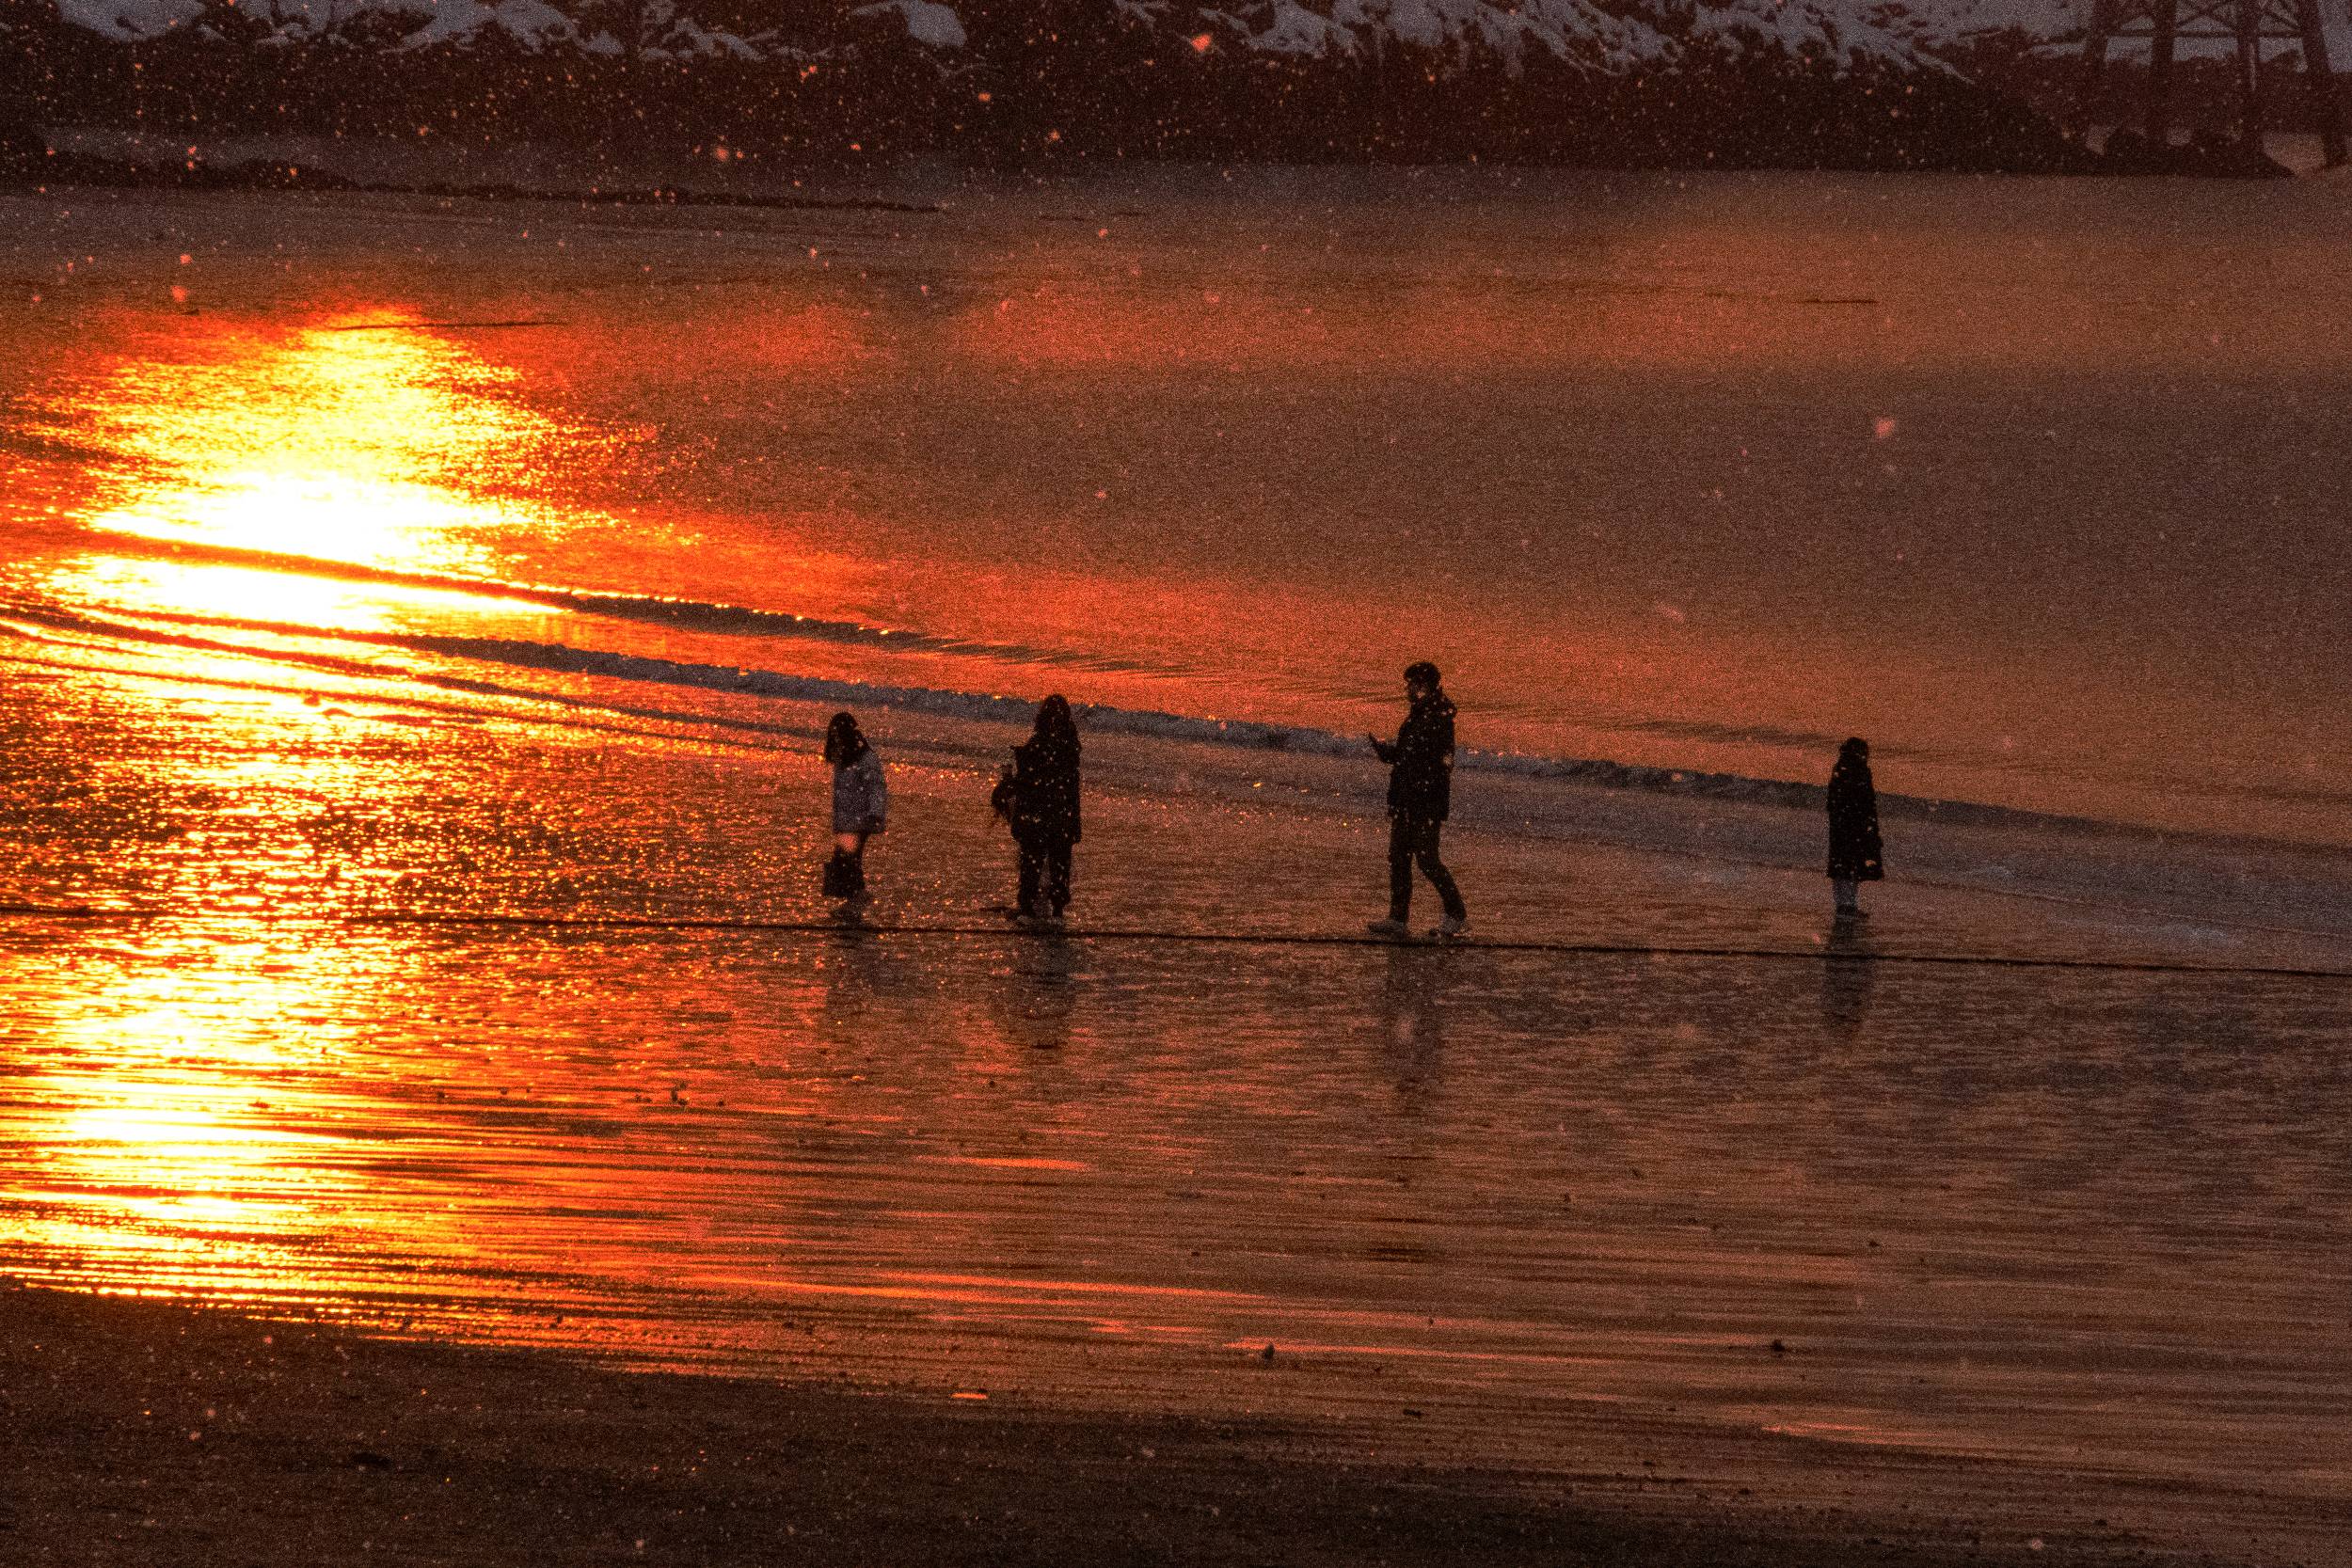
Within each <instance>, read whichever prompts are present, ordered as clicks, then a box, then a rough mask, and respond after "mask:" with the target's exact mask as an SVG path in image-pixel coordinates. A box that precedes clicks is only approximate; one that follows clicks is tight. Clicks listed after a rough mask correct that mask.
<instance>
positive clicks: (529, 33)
mask: <svg viewBox="0 0 2352 1568" xmlns="http://www.w3.org/2000/svg"><path fill="white" fill-rule="evenodd" d="M1100 3H1101V4H1102V5H1103V7H1104V10H1105V11H1107V12H1109V13H1111V15H1112V16H1114V17H1116V18H1118V19H1120V20H1123V21H1125V22H1127V23H1129V24H1140V25H1142V26H1144V27H1146V28H1148V29H1150V30H1152V31H1153V32H1158V33H1162V34H1165V35H1166V36H1167V37H1168V38H1169V39H1170V40H1171V41H1177V42H1181V41H1189V42H1191V43H1192V45H1193V47H1194V48H1196V49H1198V50H1200V51H1201V52H1204V53H1205V52H1207V51H1208V50H1209V49H1211V48H1220V49H1239V50H1241V51H1244V52H1246V53H1248V54H1252V55H1264V56H1272V57H1279V58H1286V59H1291V60H1295V61H1313V60H1325V59H1351V60H1360V59H1363V58H1366V57H1368V56H1375V55H1378V54H1379V53H1380V52H1382V51H1384V50H1386V49H1389V48H1391V47H1392V46H1399V45H1402V46H1410V47H1413V48H1417V49H1421V50H1426V51H1433V52H1437V53H1438V54H1441V55H1455V56H1457V57H1466V56H1471V55H1475V56H1480V57H1484V58H1487V59H1495V60H1500V61H1502V63H1503V64H1504V66H1505V67H1506V69H1510V70H1512V71H1516V70H1517V69H1518V66H1519V65H1520V63H1521V62H1523V61H1524V60H1525V59H1526V58H1528V57H1529V56H1530V55H1532V54H1535V53H1540V54H1543V55H1549V56H1550V57H1552V58H1553V59H1556V60H1559V61H1561V62H1564V63H1565V64H1568V65H1570V66H1573V67H1576V68H1579V69H1581V70H1584V71H1590V72H1593V73H1596V74H1605V75H1625V74H1630V73H1634V72H1638V71H1642V70H1644V69H1645V68H1651V67H1655V66H1658V65H1661V64H1668V63H1672V62H1673V61H1675V60H1677V59H1678V58H1681V57H1683V56H1684V55H1688V54H1690V53H1692V52H1693V51H1699V52H1707V53H1717V52H1720V53H1724V54H1728V55H1733V56H1735V57H1738V56H1744V55H1755V54H1762V53H1773V52H1779V53H1785V54H1786V55H1789V56H1791V57H1795V58H1799V59H1806V60H1816V61H1825V62H1831V63H1836V64H1848V65H1860V64H1872V65H1885V66H1893V67H1896V68H1898V69H1911V70H1917V69H1938V68H1937V67H1936V66H1935V64H1934V61H1933V60H1932V57H1931V56H1929V55H1925V54H1923V53H1922V49H1921V44H1922V42H1923V41H1931V40H1937V39H1940V38H1943V37H1947V36H1955V35H1956V34H1957V33H1959V32H1964V31H1969V30H1976V29H1977V28H1979V27H1980V26H1982V25H1989V24H1975V23H1963V21H1962V20H1961V19H1962V17H1963V13H1967V14H1968V15H1970V16H1973V15H1974V13H1975V12H1976V11H1977V10H1979V9H1981V10H1985V11H1987V12H1989V11H1990V10H1991V9H1992V8H1996V7H2005V6H2006V7H2018V8H2031V7H2033V6H2035V5H2037V4H2038V3H2039V0H1947V7H1946V8H1947V9H1948V10H1950V11H1951V12H1952V14H1953V17H1954V21H1953V22H1952V23H1951V24H1943V23H1940V22H1939V23H1937V24H1923V23H1922V22H1921V20H1920V19H1919V18H1917V17H1915V16H1914V15H1912V14H1911V13H1910V12H1907V11H1906V10H1904V9H1903V8H1901V7H1899V6H1888V5H1883V4H1877V5H1874V4H1869V3H1867V0H1698V3H1696V4H1691V3H1687V0H1633V3H1631V4H1622V5H1619V6H1617V7H1615V8H1608V9H1604V8H1602V7H1601V6H1600V5H1598V4H1596V3H1595V0H1521V3H1517V4H1514V3H1512V0H1241V3H1239V4H1225V5H1200V4H1196V5H1190V6H1187V5H1183V4H1177V3H1171V0H1100ZM2051 3H2052V4H2053V5H2062V4H2063V3H2064V0H2051ZM56 8H57V10H58V12H59V14H60V15H61V16H62V17H63V18H64V20H65V21H67V22H69V23H71V24H73V25H75V26H77V27H81V28H84V29H86V30H87V31H90V32H93V33H98V34H101V35H103V36H104V37H106V38H110V39H114V40H121V41H126V42H127V41H136V40H147V39H154V38H160V37H162V36H164V35H166V34H169V33H175V32H181V31H183V30H185V31H190V32H194V33H197V34H199V35H217V36H220V37H222V38H228V39H234V40H238V41H243V42H247V43H258V44H270V43H279V44H287V43H298V42H318V41H327V40H337V41H344V42H354V43H363V44H367V45H371V46H374V47H389V48H393V49H404V50H405V49H429V48H437V47H463V46H466V45H469V44H474V43H481V42H486V41H490V40H493V39H494V38H495V39H496V40H499V41H502V42H504V43H506V44H509V45H511V46H515V47H519V48H521V49H523V50H525V51H530V52H548V51H564V50H573V51H578V52H580V53H584V54H589V55H628V56H630V57H635V58H644V59H655V60H660V59H674V60H684V59H696V58H709V57H717V56H732V57H736V58H740V59H761V58H795V57H799V56H800V55H803V54H804V53H805V51H806V49H807V47H808V46H809V45H810V44H811V43H812V42H813V41H818V35H817V33H816V31H815V30H810V31H809V36H806V37H803V36H800V35H799V34H797V33H795V32H793V31H792V30H791V29H789V28H783V27H780V28H776V29H772V30H770V31H766V32H762V33H759V34H757V35H755V36H754V37H751V38H746V37H744V36H742V35H739V34H737V33H733V32H728V31H725V30H723V29H721V28H716V27H712V26H709V25H707V24H704V23H701V22H699V21H697V20H695V19H694V18H693V17H691V15H689V14H687V13H686V12H685V11H683V10H681V9H680V8H679V6H678V4H677V3H676V0H644V3H643V4H633V5H624V4H614V3H612V0H234V3H233V4H231V3H230V0H56ZM843 14H845V15H846V18H847V19H848V20H850V22H852V23H854V24H862V25H863V26H864V27H865V28H867V29H871V30H876V31H881V32H884V33H887V34H889V35H891V36H900V37H903V38H904V39H905V40H907V41H908V42H910V43H912V44H914V45H915V46H918V47H920V48H923V49H926V50H930V51H934V52H938V53H942V54H949V53H953V52H955V51H958V50H961V49H964V48H965V47H967V45H968V43H969V41H970V33H969V30H968V28H967V25H966V20H965V17H964V15H963V13H962V12H961V10H960V9H959V8H957V7H955V6H952V5H947V4H941V3H939V0H875V3H872V4H867V5H862V6H857V7H855V8H850V9H849V10H848V11H847V12H846V13H843ZM1202 40H1206V41H1205V42H1204V41H1202Z"/></svg>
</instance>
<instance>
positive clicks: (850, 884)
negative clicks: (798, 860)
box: [825, 713, 890, 911]
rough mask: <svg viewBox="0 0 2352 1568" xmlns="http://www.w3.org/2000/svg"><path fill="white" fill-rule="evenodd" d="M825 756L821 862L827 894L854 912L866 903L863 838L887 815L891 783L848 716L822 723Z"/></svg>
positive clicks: (884, 820)
mask: <svg viewBox="0 0 2352 1568" xmlns="http://www.w3.org/2000/svg"><path fill="white" fill-rule="evenodd" d="M825 760H826V761H827V762H829V763H831V764H832V765H833V858H832V859H831V860H829V861H827V862H826V863H825V895H826V896H827V897H829V898H839V899H841V900H843V901H844V902H845V903H846V904H848V906H849V907H850V909H851V910H853V911H854V910H855V909H856V908H858V907H859V906H860V905H863V904H864V903H865V902H866V840H867V839H868V838H870V837H872V836H873V835H874V834H876V833H878V832H882V828H883V826H884V824H885V823H886V822H887V820H888V818H889V816H890V786H889V785H887V784H884V783H883V782H882V758H880V757H878V756H876V755H875V754H874V748H873V747H871V746H869V745H867V744H866V734H865V732H864V731H862V730H860V729H859V728H858V727H857V720H856V718H855V716H853V715H851V714H847V713H836V714H834V716H833V722H832V723H830V724H827V725H826V726H825Z"/></svg>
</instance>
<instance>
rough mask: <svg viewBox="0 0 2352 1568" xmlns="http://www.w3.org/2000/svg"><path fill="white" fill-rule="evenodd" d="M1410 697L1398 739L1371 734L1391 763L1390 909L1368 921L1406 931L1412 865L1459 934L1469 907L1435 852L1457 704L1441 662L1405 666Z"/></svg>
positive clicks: (1447, 801) (1393, 932) (1449, 790)
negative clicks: (1385, 915)
mask: <svg viewBox="0 0 2352 1568" xmlns="http://www.w3.org/2000/svg"><path fill="white" fill-rule="evenodd" d="M1405 699H1406V702H1407V703H1409V704H1410V705H1411V707H1410V709H1409V711H1407V712H1406V715H1405V722H1404V723H1403V724H1401V725H1399V726H1398V728H1397V732H1396V739H1395V740H1393V741H1387V740H1382V739H1381V738H1380V737H1379V736H1366V737H1365V738H1366V739H1368V740H1370V741H1371V742H1372V749H1373V751H1374V752H1377V753H1378V754H1379V757H1380V760H1381V761H1382V762H1385V763H1387V764H1388V765H1389V917H1388V918H1387V919H1386V920H1375V921H1374V922H1372V924H1371V925H1370V926H1369V927H1367V929H1369V930H1370V931H1372V932H1373V934H1374V935H1375V936H1384V937H1394V936H1403V935H1404V934H1405V932H1406V929H1407V928H1408V927H1406V920H1407V919H1408V918H1409V917H1410V916H1411V914H1412V911H1413V871H1414V869H1415V867H1419V868H1420V871H1421V874H1422V876H1424V877H1426V878H1428V879H1429V883H1430V885H1431V886H1432V887H1434V888H1436V889H1437V890H1438V902H1439V903H1441V904H1443V905H1444V906H1445V919H1444V920H1443V921H1442V922H1441V923H1440V924H1439V925H1438V931H1439V932H1440V933H1441V934H1443V935H1445V936H1455V935H1458V934H1459V933H1460V932H1461V931H1462V930H1463V929H1464V928H1465V927H1468V926H1469V925H1470V911H1469V910H1468V909H1466V908H1465V907H1464V906H1463V904H1462V891H1461V889H1460V888H1458V887H1456V886H1455V885H1454V874H1453V873H1452V872H1450V871H1448V870H1447V869H1446V868H1445V863H1443V862H1442V861H1440V860H1439V859H1438V833H1439V832H1440V831H1441V830H1442V829H1443V828H1444V826H1445V819H1446V817H1447V816H1449V815H1450V814H1451V813H1452V811H1453V806H1454V704H1453V703H1452V702H1451V701H1449V700H1448V699H1447V697H1446V694H1445V691H1444V689H1443V688H1442V687H1441V686H1440V684H1439V680H1438V667H1437V666H1436V665H1434V664H1431V663H1429V662H1428V661H1427V660H1425V659H1424V660H1422V662H1420V663H1417V664H1411V665H1407V666H1406V670H1405Z"/></svg>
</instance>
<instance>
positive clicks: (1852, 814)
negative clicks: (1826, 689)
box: [1829, 736, 1886, 921]
mask: <svg viewBox="0 0 2352 1568" xmlns="http://www.w3.org/2000/svg"><path fill="white" fill-rule="evenodd" d="M1885 875H1886V867H1885V864H1884V863H1883V850H1882V849H1881V847H1880V844H1879V797H1878V790H1877V789H1876V788H1875V787H1873V786H1872V784H1871V783H1870V743H1869V742H1868V741H1867V740H1864V739H1863V738H1861V737H1860V736H1855V737H1853V738H1852V739H1850V740H1848V741H1847V742H1846V743H1845V744H1844V745H1843V746H1840V747H1839V748H1837V766H1836V767H1835V768H1831V769H1830V775H1829V885H1830V892H1831V895H1833V896H1834V897H1835V898H1836V906H1837V918H1838V919H1839V920H1846V921H1851V920H1867V919H1868V918H1869V916H1868V915H1867V914H1865V913H1864V912H1863V910H1862V902H1861V889H1862V884H1863V883H1864V882H1875V881H1878V880H1880V879H1882V878H1883V877H1884V876H1885Z"/></svg>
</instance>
